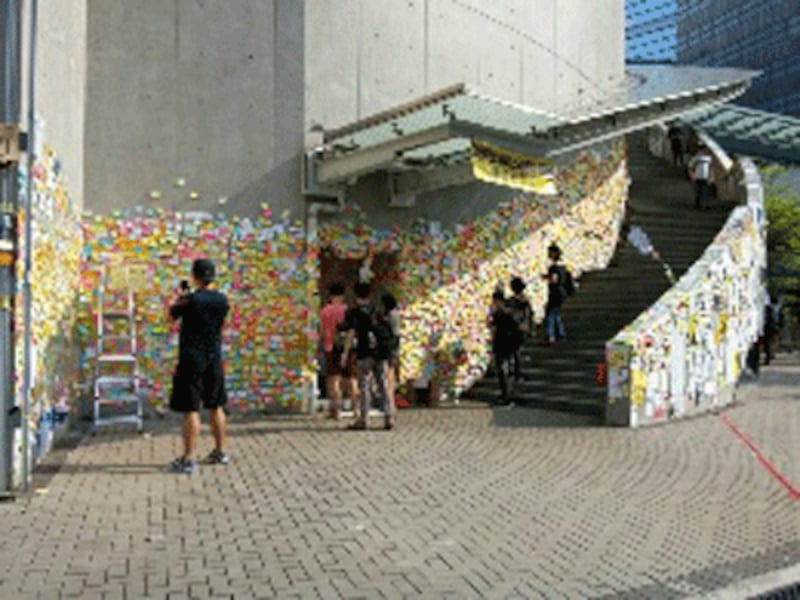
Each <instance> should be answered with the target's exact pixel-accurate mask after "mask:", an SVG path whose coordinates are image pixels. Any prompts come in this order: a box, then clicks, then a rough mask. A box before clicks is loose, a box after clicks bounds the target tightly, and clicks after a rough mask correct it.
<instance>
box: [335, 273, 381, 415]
mask: <svg viewBox="0 0 800 600" xmlns="http://www.w3.org/2000/svg"><path fill="white" fill-rule="evenodd" d="M354 291H355V296H356V305H355V306H354V307H353V308H351V309H349V310H348V311H347V314H346V316H345V323H346V324H345V329H346V331H347V334H346V336H345V340H344V352H343V353H342V358H341V361H342V367H344V366H345V365H346V364H347V360H348V357H349V356H350V353H351V352H352V351H353V350H355V354H356V365H357V367H356V368H357V371H356V372H357V374H358V393H359V397H360V399H361V414H360V415H359V416H358V417H357V418H356V420H355V421H354V422H353V423H351V424H350V425H349V426H348V429H355V430H365V429H366V428H367V418H368V415H369V409H370V406H371V404H372V393H373V392H372V389H373V383H375V389H376V390H377V394H378V400H379V401H380V404H381V405H382V406H383V407H384V418H385V422H384V429H387V430H388V429H392V427H393V426H394V414H393V412H392V406H393V404H394V403H393V402H391V401H390V400H391V399H390V398H389V394H388V390H387V389H386V385H387V381H386V372H385V369H386V364H387V360H386V358H381V357H377V358H376V355H375V354H376V348H377V338H376V335H375V315H374V311H373V310H372V308H371V306H370V286H369V284H368V283H364V282H359V283H357V284H356V285H355V288H354Z"/></svg>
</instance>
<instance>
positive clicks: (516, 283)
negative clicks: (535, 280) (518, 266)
mask: <svg viewBox="0 0 800 600" xmlns="http://www.w3.org/2000/svg"><path fill="white" fill-rule="evenodd" d="M511 289H512V291H513V292H514V293H515V294H519V293H520V292H522V291H523V290H524V289H525V282H524V281H522V279H521V278H519V277H514V279H512V280H511Z"/></svg>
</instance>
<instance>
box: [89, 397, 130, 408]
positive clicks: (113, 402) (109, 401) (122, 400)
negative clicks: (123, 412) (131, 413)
mask: <svg viewBox="0 0 800 600" xmlns="http://www.w3.org/2000/svg"><path fill="white" fill-rule="evenodd" d="M94 401H95V402H96V403H97V404H99V405H100V406H122V405H124V404H134V403H136V404H138V403H139V402H141V398H139V396H134V395H126V396H115V397H114V398H102V397H101V398H95V399H94Z"/></svg>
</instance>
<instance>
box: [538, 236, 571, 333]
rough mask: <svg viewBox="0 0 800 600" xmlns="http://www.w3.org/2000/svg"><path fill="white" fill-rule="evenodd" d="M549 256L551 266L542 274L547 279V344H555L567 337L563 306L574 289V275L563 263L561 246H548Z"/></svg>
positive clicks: (545, 320) (545, 319)
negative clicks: (562, 316) (562, 314)
mask: <svg viewBox="0 0 800 600" xmlns="http://www.w3.org/2000/svg"><path fill="white" fill-rule="evenodd" d="M547 257H548V259H549V260H550V267H549V268H548V269H547V273H545V274H544V275H542V277H543V278H544V279H546V280H547V306H546V307H545V317H544V322H545V336H546V337H545V340H544V342H543V343H544V344H545V345H553V344H555V343H556V342H557V341H559V340H563V339H565V338H566V337H567V330H566V328H565V327H564V322H563V321H562V320H561V306H562V305H563V304H564V302H565V301H566V299H567V296H569V295H570V294H571V293H572V291H574V283H573V282H572V275H571V274H570V272H569V270H568V269H567V267H566V266H564V265H563V264H562V263H561V248H559V247H558V245H556V244H550V246H549V247H548V248H547Z"/></svg>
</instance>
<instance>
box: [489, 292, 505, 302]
mask: <svg viewBox="0 0 800 600" xmlns="http://www.w3.org/2000/svg"><path fill="white" fill-rule="evenodd" d="M492 300H499V301H500V302H505V301H506V296H505V294H503V292H495V293H494V294H492Z"/></svg>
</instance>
